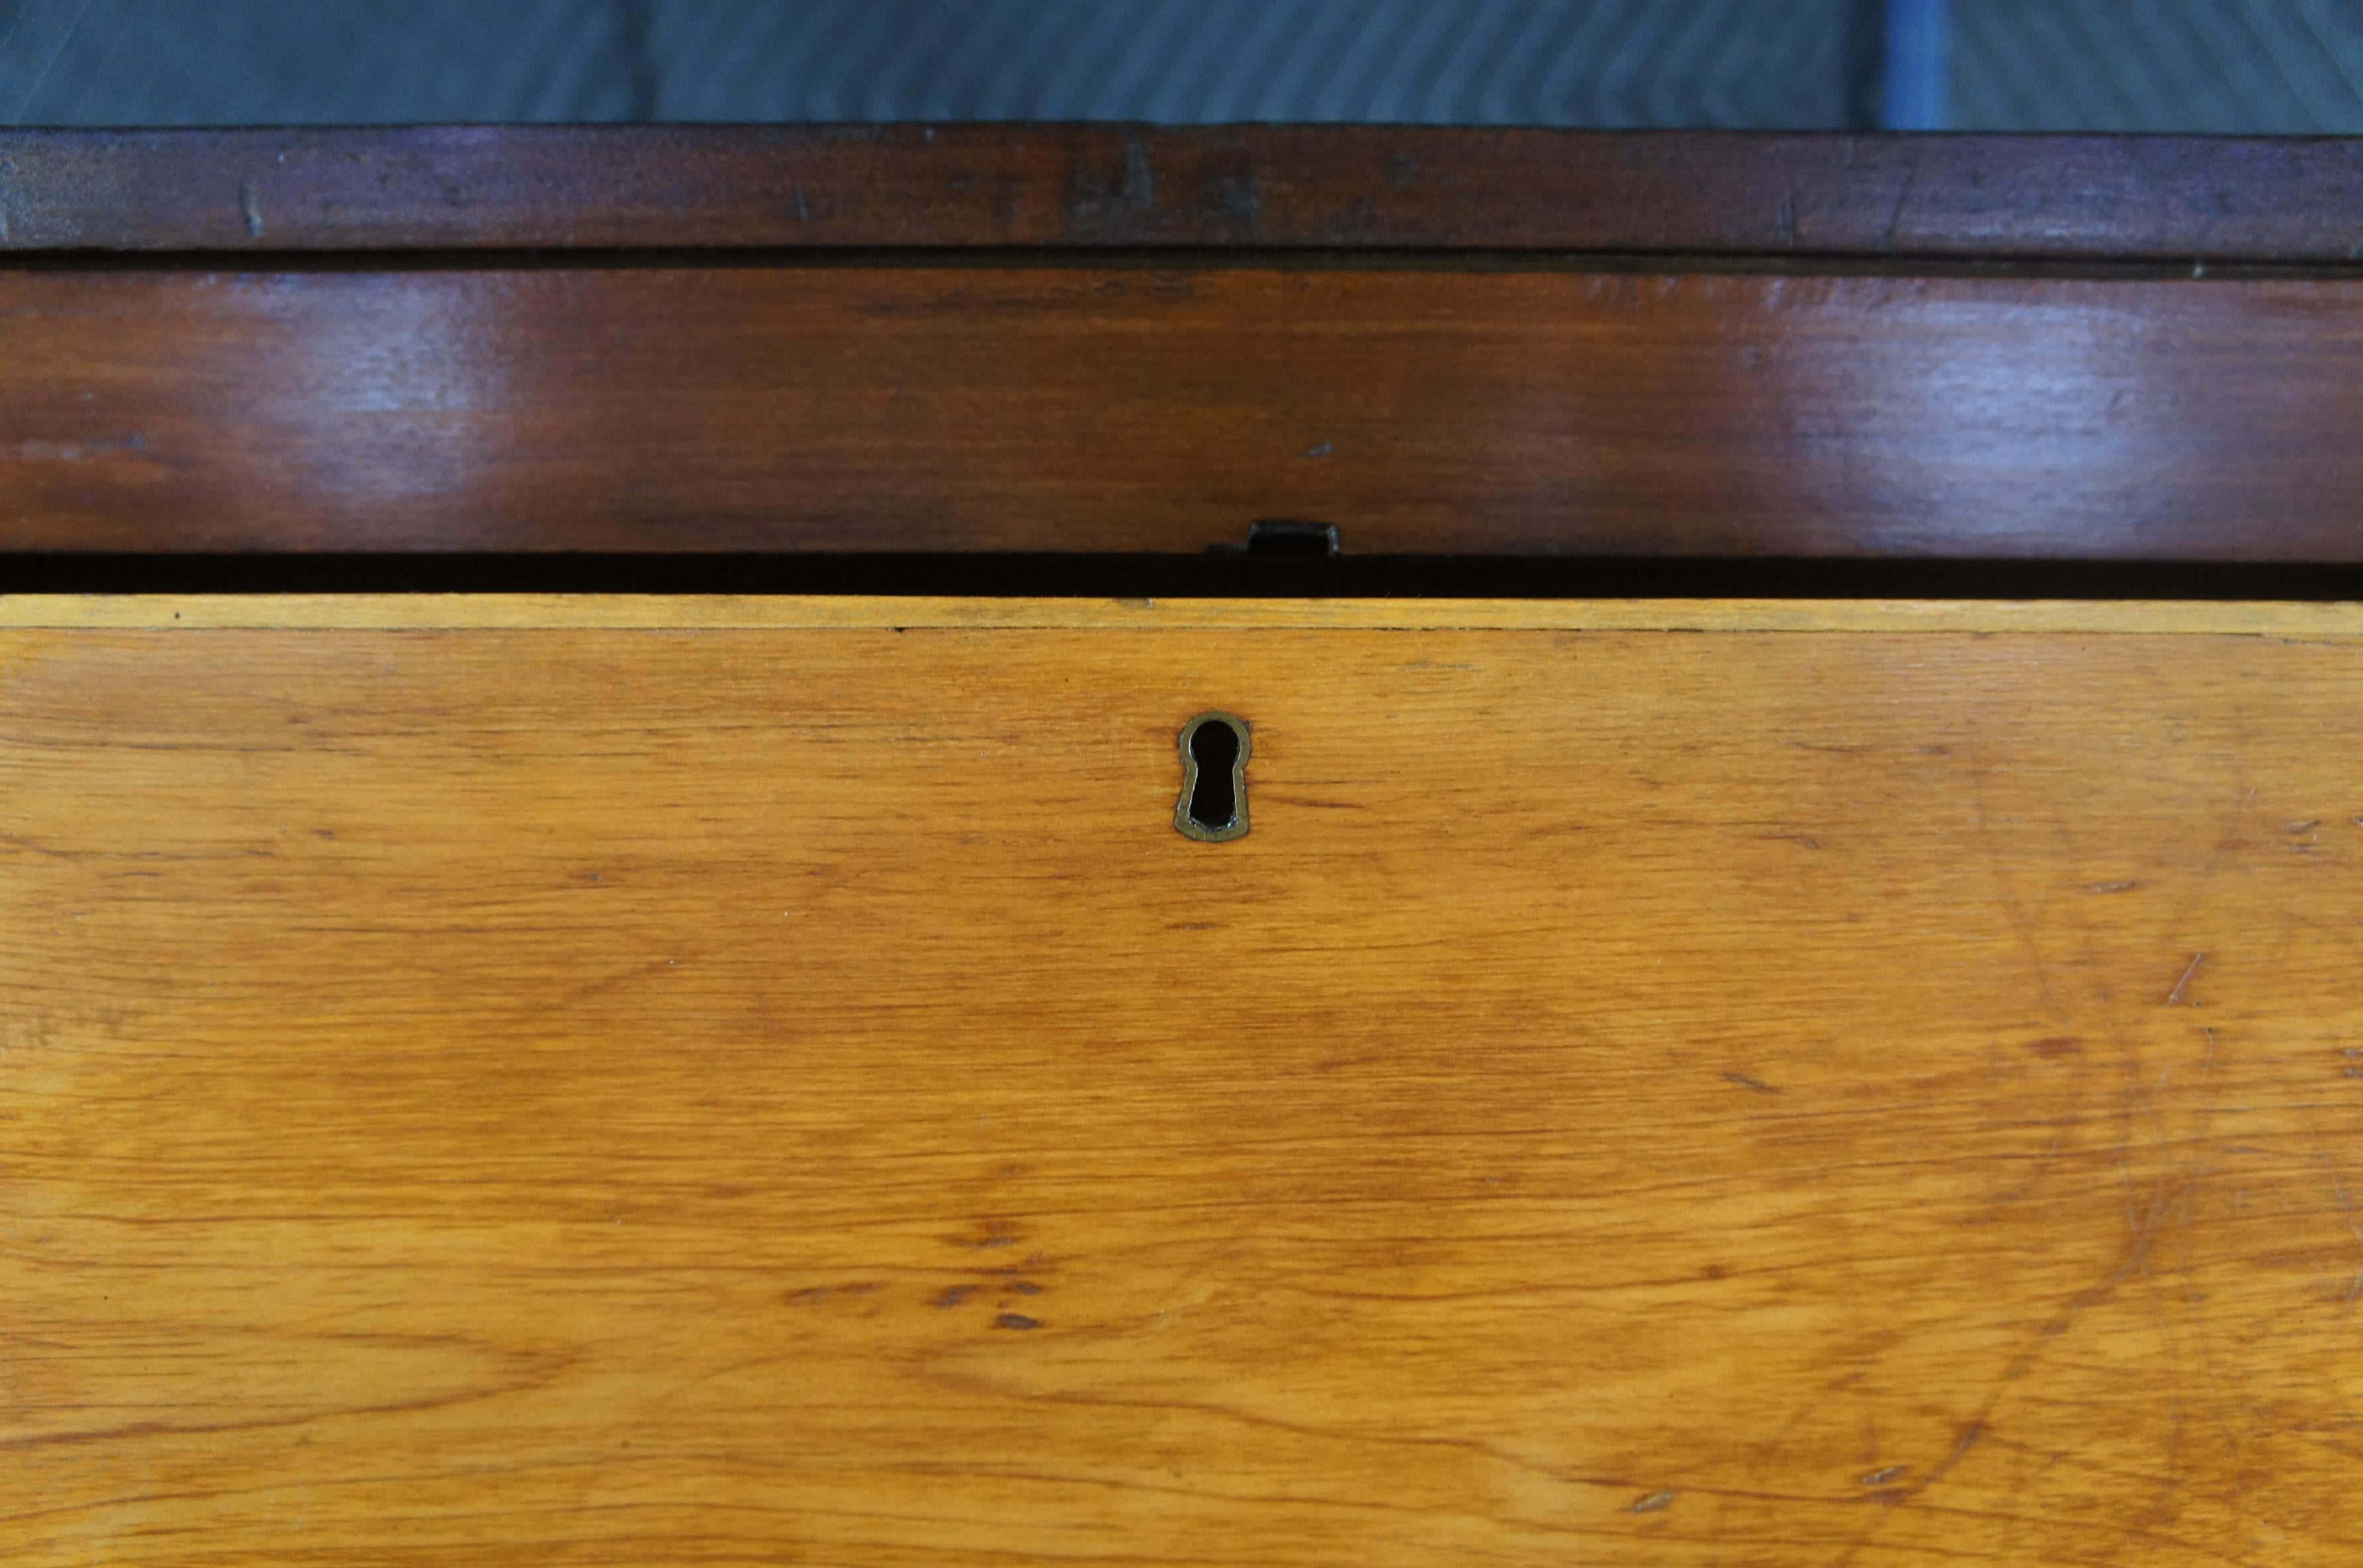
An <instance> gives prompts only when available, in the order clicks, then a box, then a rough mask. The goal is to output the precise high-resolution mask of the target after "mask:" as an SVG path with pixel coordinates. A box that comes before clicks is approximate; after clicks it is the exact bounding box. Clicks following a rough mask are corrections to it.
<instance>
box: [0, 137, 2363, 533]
mask: <svg viewBox="0 0 2363 1568" xmlns="http://www.w3.org/2000/svg"><path fill="white" fill-rule="evenodd" d="M2357 171H2363V144H2358V143H2350V142H2344V141H2289V142H2252V141H2228V140H2226V141H2177V140H2166V139H2142V138H2132V139H2115V140H2109V139H2094V138H2065V139H2051V140H2037V139H2034V138H1922V139H1914V140H1905V139H1900V138H1843V137H1787V136H1783V137H1727V136H1726V137H1716V136H1705V135H1693V134H1681V135H1666V136H1602V135H1589V134H1575V133H1561V132H1542V131H1534V132H1478V131H1437V130H1393V129H1360V130H1357V129H1348V128H1326V129H1325V128H1305V127H1265V128H1260V129H1222V130H1207V131H1192V132H1182V131H1173V132H1146V131H1138V130H1131V129H1126V128H1124V127H1015V128H995V127H942V128H940V129H937V130H933V131H930V130H927V129H925V128H920V127H893V128H888V129H880V130H835V129H813V128H803V129H796V128H773V129H745V128H737V129H712V128H706V129H696V128H681V127H655V128H641V129H619V130H548V129H542V130H534V129H498V130H478V129H459V130H451V129H438V130H411V131H334V132H311V131H306V132H279V131H271V132H263V131H256V132H191V133H170V134H164V133H139V134H122V135H110V134H85V133H72V134H68V133H44V132H15V133H7V134H6V135H5V136H0V178H5V182H6V183H5V197H0V210H5V211H6V214H7V223H6V233H7V243H8V244H9V245H11V246H13V247H15V248H17V251H18V252H19V254H17V256H16V257H14V258H13V259H9V260H7V261H6V263H5V264H0V333H5V337H6V349H7V351H6V354H5V355H0V411H5V414H0V549H7V550H15V551H39V552H131V553H169V552H206V551H239V552H313V551H322V552H358V551H390V552H422V551H470V552H474V551H506V552H540V551H618V552H621V551H630V552H659V553H675V552H717V551H757V552H771V551H782V552H824V551H826V552H839V551H1065V552H1078V551H1082V552H1101V551H1109V552H1115V551H1122V552H1192V553H1195V552H1199V551H1203V550H1204V549H1205V548H1206V547H1209V546H1213V545H1220V544H1235V543H1236V542H1237V541H1238V540H1239V539H1240V538H1241V537H1242V536H1243V535H1244V533H1245V530H1246V528H1247V525H1248V523H1249V522H1250V521H1252V520H1254V519H1257V518H1268V517H1291V518H1304V519H1314V520H1318V521H1322V522H1327V523H1334V524H1336V525H1337V526H1338V527H1339V529H1340V530H1341V533H1342V536H1343V540H1344V545H1345V548H1346V550H1347V551H1348V553H1349V554H1368V553H1373V552H1382V553H1401V552H1414V553H1438V554H1444V553H1459V554H1483V555H1503V556H1536V557H1544V556H1559V557H1566V556H1579V557H1581V556H1650V557H1692V558H1712V557H1725V558H1734V557H1736V558H1761V557H1794V558H1847V559H1881V558H1984V559H1989V560H1997V559H1999V560H2065V559H2079V560H2090V561H2106V560H2114V561H2151V562H2157V561H2225V562H2232V561H2247V562H2280V563H2301V564H2304V563H2348V564H2352V563H2357V562H2363V504H2358V502H2357V497H2358V496H2363V442H2358V441H2357V440H2356V438H2355V432H2356V431H2357V430H2358V429H2363V373H2358V372H2363V272H2358V271H2356V270H2355V269H2354V268H2352V267H2350V266H2348V265H2347V258H2349V257H2350V256H2351V255H2352V254H2353V252H2354V251H2355V250H2356V248H2357V242H2358V240H2363V216H2358V215H2363V199H2358V193H2363V186H2359V185H2358V184H2357ZM414 248H416V249H414ZM108 249H121V250H128V251H130V252H133V254H118V255H101V254H95V252H98V251H103V250H108ZM249 252H251V254H249Z"/></svg>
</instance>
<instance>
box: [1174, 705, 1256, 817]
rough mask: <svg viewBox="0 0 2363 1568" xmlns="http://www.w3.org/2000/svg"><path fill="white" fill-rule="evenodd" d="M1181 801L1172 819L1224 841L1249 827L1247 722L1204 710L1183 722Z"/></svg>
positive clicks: (1226, 714)
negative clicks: (1188, 720)
mask: <svg viewBox="0 0 2363 1568" xmlns="http://www.w3.org/2000/svg"><path fill="white" fill-rule="evenodd" d="M1247 769H1248V726H1247V721H1246V720H1244V719H1239V718H1236V717H1234V716H1233V715H1231V714H1229V713H1201V714H1199V715H1198V716H1197V717H1196V718H1194V719H1193V720H1191V721H1190V722H1189V723H1186V724H1184V725H1182V801H1181V804H1180V805H1179V806H1178V807H1177V808H1176V809H1175V810H1174V812H1173V825H1174V826H1175V827H1177V828H1179V829H1181V830H1182V833H1184V834H1187V835H1189V836H1190V837H1192V838H1195V839H1202V840H1204V841H1205V842H1206V843H1209V844H1221V843H1224V842H1225V841H1226V840H1229V839H1234V838H1238V837H1241V836H1243V835H1244V834H1246V833H1247V831H1248V800H1247Z"/></svg>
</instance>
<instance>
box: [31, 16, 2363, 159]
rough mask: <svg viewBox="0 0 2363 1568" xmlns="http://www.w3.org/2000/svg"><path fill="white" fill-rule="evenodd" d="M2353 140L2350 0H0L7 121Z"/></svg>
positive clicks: (2356, 129)
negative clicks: (838, 123) (1103, 123)
mask: <svg viewBox="0 0 2363 1568" xmlns="http://www.w3.org/2000/svg"><path fill="white" fill-rule="evenodd" d="M1011 119H1126V120H1151V121H1163V122H1168V123H1173V124H1189V123H1203V122H1208V121H1241V120H1329V121H1348V122H1399V123H1428V124H1463V125H1546V126H1590V127H1684V126H1695V127H1732V128H1762V129H1774V128H1782V129H1814V128H1821V129H1871V128H1892V129H1921V130H2046V131H2071V130H2074V131H2183V132H2224V133H2247V134H2259V133H2262V134H2304V133H2324V132H2327V133H2340V134H2349V135H2351V134H2357V133H2363V0H802V3H798V0H0V122H5V123H11V124H17V125H59V126H100V125H116V126H131V125H156V126H167V125H179V126H189V125H206V126H226V125H296V124H343V125H360V124H383V123H405V122H421V121H541V122H550V121H638V120H671V121H693V120H757V121H760V120H772V121H777V120H1011Z"/></svg>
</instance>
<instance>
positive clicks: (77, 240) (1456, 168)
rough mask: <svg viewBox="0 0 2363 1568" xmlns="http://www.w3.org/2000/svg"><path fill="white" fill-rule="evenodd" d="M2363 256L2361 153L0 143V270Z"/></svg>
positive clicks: (1594, 145)
mask: <svg viewBox="0 0 2363 1568" xmlns="http://www.w3.org/2000/svg"><path fill="white" fill-rule="evenodd" d="M701 248H706V249H725V248H754V249H785V250H801V249H807V248H809V249H836V250H844V249H853V250H860V249H871V248H875V249H913V248H919V249H932V248H1081V249H1091V250H1098V249H1107V248H1134V249H1139V248H1148V249H1162V248H1175V249H1186V248H1266V249H1274V250H1381V251H1392V250H1452V249H1469V250H1491V251H1556V252H1581V253H1603V254H1606V253H1614V254H1642V255H1647V254H1656V253H1664V254H1681V255H1690V256H1773V257H1779V256H1796V257H1831V258H1900V257H1930V258H1943V257H1952V258H1997V259H2038V260H2039V259H2061V260H2074V259H2136V260H2138V259H2178V260H2202V261H2224V262H2260V263H2297V264H2343V263H2347V262H2352V261H2355V260H2357V259H2363V138H2269V139H2267V138H2207V137H2096V136H2071V137H2057V136H2043V137H2035V136H1982V135H1977V136H1973V135H1944V136H1927V135H1915V136H1894V135H1847V134H1839V133H1814V134H1789V133H1780V134H1758V133H1739V132H1716V131H1608V132H1603V131H1574V130H1556V129H1499V128H1496V129H1487V128H1473V127H1370V126H1351V127H1349V126H1302V125H1290V126H1222V127H1194V128H1156V127H1141V126H1123V125H944V126H916V125H893V126H596V127H549V126H501V127H396V128H359V127H356V128H341V129H252V130H40V129H29V130H0V250H5V251H13V252H17V253H28V252H29V253H41V252H76V251H79V252H94V251H97V252H109V251H112V252H145V253H153V252H237V253H254V252H320V251H397V252H398V251H412V250H421V251H424V250H435V251H453V250H459V251H479V250H516V249H560V250H564V249H583V250H611V249H613V250H620V249H701Z"/></svg>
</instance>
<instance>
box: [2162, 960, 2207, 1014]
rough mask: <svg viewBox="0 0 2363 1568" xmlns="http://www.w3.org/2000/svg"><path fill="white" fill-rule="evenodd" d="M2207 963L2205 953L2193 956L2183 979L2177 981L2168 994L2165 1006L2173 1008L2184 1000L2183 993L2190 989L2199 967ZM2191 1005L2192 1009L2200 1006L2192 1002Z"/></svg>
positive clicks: (2184, 969) (2185, 969)
mask: <svg viewBox="0 0 2363 1568" xmlns="http://www.w3.org/2000/svg"><path fill="white" fill-rule="evenodd" d="M2205 962H2207V955H2206V954H2204V953H2194V954H2192V955H2191V962H2190V963H2189V964H2188V965H2187V966H2184V968H2183V971H2182V978H2180V979H2179V980H2177V981H2175V982H2174V989H2172V990H2170V991H2169V992H2167V993H2166V1002H2165V1004H2164V1005H2166V1006H2168V1007H2172V1006H2174V1005H2175V1004H2176V1003H2177V1002H2180V1000H2182V993H2183V992H2184V991H2185V990H2186V989H2188V988H2190V985H2191V977H2192V976H2193V975H2196V974H2197V973H2199V966H2200V965H2202V964H2204V963H2205ZM2198 1005H2199V1004H2198V1003H2197V1002H2192V1003H2191V1006H2192V1007H2197V1006H2198Z"/></svg>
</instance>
